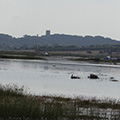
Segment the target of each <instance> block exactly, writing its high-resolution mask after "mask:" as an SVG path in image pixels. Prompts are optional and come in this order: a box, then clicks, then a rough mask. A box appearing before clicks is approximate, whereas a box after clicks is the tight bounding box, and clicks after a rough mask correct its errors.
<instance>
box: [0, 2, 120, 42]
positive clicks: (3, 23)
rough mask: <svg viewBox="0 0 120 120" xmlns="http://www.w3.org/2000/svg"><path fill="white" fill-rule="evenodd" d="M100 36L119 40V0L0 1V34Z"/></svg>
mask: <svg viewBox="0 0 120 120" xmlns="http://www.w3.org/2000/svg"><path fill="white" fill-rule="evenodd" d="M45 30H51V33H52V34H54V33H60V34H72V35H80V36H85V35H92V36H96V35H101V36H104V37H110V38H112V39H117V40H120V0H0V33H5V34H9V35H12V36H13V37H22V36H23V35H24V34H28V35H37V34H39V35H40V36H41V35H44V34H45Z"/></svg>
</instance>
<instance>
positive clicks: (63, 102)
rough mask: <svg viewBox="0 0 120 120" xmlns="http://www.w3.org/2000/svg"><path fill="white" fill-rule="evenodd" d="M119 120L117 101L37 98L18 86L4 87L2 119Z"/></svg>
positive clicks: (0, 91)
mask: <svg viewBox="0 0 120 120" xmlns="http://www.w3.org/2000/svg"><path fill="white" fill-rule="evenodd" d="M108 117H109V119H111V120H118V118H120V102H119V100H115V99H110V98H107V99H96V98H85V97H76V98H74V99H73V98H66V97H62V96H35V95H31V94H30V93H27V92H26V91H25V90H24V87H23V86H22V87H18V86H17V85H6V86H3V85H1V86H0V120H93V119H94V120H109V119H108Z"/></svg>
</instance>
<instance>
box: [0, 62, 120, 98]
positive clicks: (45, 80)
mask: <svg viewBox="0 0 120 120" xmlns="http://www.w3.org/2000/svg"><path fill="white" fill-rule="evenodd" d="M91 73H95V74H97V75H98V76H99V77H100V79H97V80H90V79H88V76H89V75H90V74H91ZM72 74H74V75H77V76H79V77H81V79H76V80H73V79H71V78H70V76H71V75H72ZM119 74H120V66H119V65H104V64H91V63H86V62H77V63H75V62H70V61H59V60H49V61H37V60H35V61H34V60H32V61H31V60H1V61H0V83H1V84H13V83H15V84H17V85H20V86H21V85H24V86H26V87H27V88H30V91H31V92H32V93H33V94H56V95H61V94H62V95H65V96H79V95H84V96H97V97H111V98H120V81H119V80H120V75H119ZM110 77H114V78H115V79H117V80H118V82H112V81H110Z"/></svg>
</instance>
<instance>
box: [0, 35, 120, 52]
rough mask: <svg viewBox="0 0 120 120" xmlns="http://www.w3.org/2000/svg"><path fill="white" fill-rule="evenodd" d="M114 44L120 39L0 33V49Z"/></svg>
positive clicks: (118, 42) (119, 42)
mask: <svg viewBox="0 0 120 120" xmlns="http://www.w3.org/2000/svg"><path fill="white" fill-rule="evenodd" d="M104 44H109V45H116V44H120V41H117V40H113V39H111V38H104V37H102V36H95V37H93V36H85V37H83V36H72V35H64V34H53V35H44V36H30V35H24V36H23V37H20V38H14V37H12V36H10V35H7V34H0V50H9V49H23V48H24V49H29V48H32V47H34V46H38V45H39V46H72V45H73V46H90V45H104Z"/></svg>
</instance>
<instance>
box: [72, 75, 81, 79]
mask: <svg viewBox="0 0 120 120" xmlns="http://www.w3.org/2000/svg"><path fill="white" fill-rule="evenodd" d="M71 79H80V77H78V76H74V75H71Z"/></svg>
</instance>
